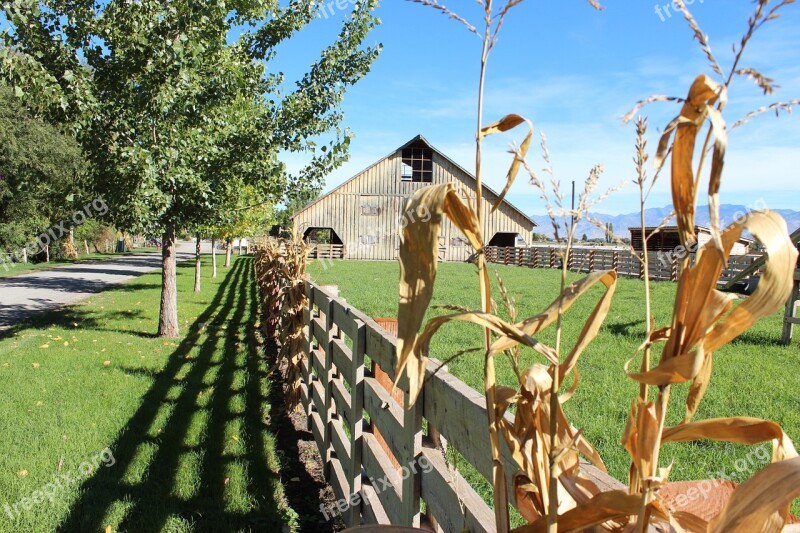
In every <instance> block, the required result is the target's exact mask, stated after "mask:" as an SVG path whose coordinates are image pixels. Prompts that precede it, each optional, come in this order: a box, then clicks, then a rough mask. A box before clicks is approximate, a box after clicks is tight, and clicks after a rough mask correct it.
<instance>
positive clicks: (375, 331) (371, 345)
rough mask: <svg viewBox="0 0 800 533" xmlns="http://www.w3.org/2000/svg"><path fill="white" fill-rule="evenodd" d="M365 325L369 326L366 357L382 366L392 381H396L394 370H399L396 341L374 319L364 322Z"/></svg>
mask: <svg viewBox="0 0 800 533" xmlns="http://www.w3.org/2000/svg"><path fill="white" fill-rule="evenodd" d="M364 323H365V324H366V326H367V349H366V355H367V356H369V358H370V359H372V360H373V361H375V362H376V363H378V364H379V365H381V369H383V371H384V372H386V373H387V374H388V375H389V378H390V379H392V380H394V378H395V374H394V370H395V368H397V348H396V345H395V343H396V342H397V341H396V339H395V338H394V337H393V336H392V335H389V334H388V333H386V331H384V329H383V328H381V327H380V326H378V325H377V324H376V323H375V321H373V320H372V319H370V320H367V321H364Z"/></svg>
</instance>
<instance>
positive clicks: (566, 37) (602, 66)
mask: <svg viewBox="0 0 800 533" xmlns="http://www.w3.org/2000/svg"><path fill="white" fill-rule="evenodd" d="M442 3H445V4H446V5H448V7H450V8H452V9H454V10H455V11H458V12H460V13H461V14H463V15H464V16H466V17H468V18H469V19H470V20H472V21H475V22H477V21H478V20H479V17H480V13H479V11H478V7H479V6H477V3H476V2H474V1H473V0H450V1H449V2H442ZM603 3H604V4H605V7H606V9H605V11H603V12H596V11H595V10H593V9H592V8H591V7H590V6H589V5H588V4H586V3H585V2H584V1H583V0H559V1H558V2H553V1H551V2H544V1H542V0H527V1H525V2H523V4H521V5H520V6H519V7H517V8H516V9H515V10H514V11H512V13H511V15H510V17H509V19H508V20H507V22H506V24H505V26H504V28H503V31H502V33H501V35H500V40H499V42H498V44H497V46H496V47H495V50H494V51H493V54H492V56H491V58H490V62H489V71H488V79H487V92H486V115H485V120H486V121H490V120H494V119H496V118H499V117H501V116H503V115H505V114H507V113H511V112H514V113H519V114H521V115H524V116H527V117H529V118H530V119H531V120H532V121H533V122H534V124H535V127H536V130H537V132H539V131H544V132H545V134H546V135H547V138H548V145H549V149H550V153H551V158H552V162H553V166H554V169H555V172H556V175H557V177H558V178H559V179H561V180H562V181H563V182H565V183H567V184H568V183H569V182H570V181H571V180H573V179H575V180H578V182H579V183H580V182H582V180H583V179H584V178H585V176H586V175H587V174H588V172H589V170H590V169H591V167H592V166H593V165H595V164H598V163H602V164H604V165H605V168H606V173H605V175H604V177H603V179H602V181H601V185H600V188H605V187H610V186H613V185H616V184H619V183H620V182H623V181H625V182H627V183H628V185H627V186H626V187H625V188H624V189H623V190H622V191H621V192H618V193H616V194H615V195H614V196H613V197H612V198H610V199H608V200H606V201H605V202H604V203H603V204H601V205H600V206H599V207H598V209H597V210H598V211H601V212H607V213H626V212H633V211H637V210H638V192H637V190H636V188H635V187H634V186H633V184H632V183H631V180H632V179H633V178H634V174H633V165H632V163H631V158H632V156H633V143H634V129H633V126H632V125H627V126H625V125H623V124H622V123H621V120H620V117H621V116H622V115H623V114H625V112H627V111H628V110H629V109H630V108H631V107H632V106H633V104H634V103H635V102H636V101H637V100H639V99H641V98H644V97H646V96H649V95H650V94H667V95H675V96H685V94H686V92H687V90H688V87H689V85H690V84H691V81H692V80H693V79H694V77H695V76H697V75H698V74H701V73H707V74H712V72H711V71H710V69H709V68H708V67H707V64H706V60H705V56H704V55H703V54H702V53H701V51H700V49H699V47H698V46H697V43H696V42H694V41H693V39H692V32H691V30H690V29H689V28H688V26H687V25H686V23H685V21H684V20H683V17H682V16H678V15H676V14H672V11H671V10H670V11H669V14H667V13H666V12H665V9H664V7H663V6H664V5H665V4H667V1H666V0H660V1H659V2H658V3H656V2H655V1H651V0H616V1H615V0H607V1H605V2H603ZM688 3H689V2H687V4H688ZM659 4H660V5H661V15H659V14H657V13H656V6H657V5H659ZM339 5H345V7H346V9H344V10H339V9H336V7H335V5H334V7H333V11H334V15H333V16H330V17H328V18H320V19H318V20H316V21H314V22H313V23H312V24H311V25H310V26H309V27H308V28H306V29H305V30H304V32H303V34H302V35H300V36H298V37H297V38H295V39H294V40H293V41H292V42H291V43H288V44H286V45H284V46H283V48H282V49H281V50H280V54H279V62H278V63H277V64H276V65H275V66H276V67H277V68H279V69H280V70H282V71H283V72H285V73H286V74H287V77H288V78H289V79H291V78H292V76H299V75H301V74H302V72H304V71H305V69H307V67H308V65H309V64H310V63H311V62H312V61H313V60H314V58H315V57H317V54H318V51H319V50H320V49H321V48H322V47H323V46H324V45H325V43H327V42H329V41H330V39H332V38H333V37H334V36H335V34H336V33H337V32H338V30H339V27H340V22H341V18H342V17H343V16H345V14H346V12H347V11H348V10H350V9H352V4H351V3H349V1H345V0H341V1H340V4H339ZM690 7H691V9H692V11H693V12H694V14H695V17H696V18H697V20H698V22H699V23H700V25H701V27H702V28H703V30H704V31H705V32H706V33H707V34H709V36H710V39H711V46H712V50H714V52H715V55H716V56H717V59H718V61H719V62H720V63H721V65H722V68H723V70H727V69H728V68H729V67H730V63H731V61H732V53H731V45H732V44H733V43H734V42H737V43H738V42H739V39H740V38H741V35H742V34H743V33H744V31H745V29H746V21H747V17H748V15H749V14H750V13H751V12H752V10H753V8H754V4H753V2H752V1H750V0H695V1H694V2H693V4H692V5H691V6H690ZM377 14H378V16H379V17H380V18H381V20H382V24H381V26H379V27H378V28H377V29H376V30H375V31H374V33H373V34H372V35H371V36H370V38H369V42H370V43H378V42H380V43H382V44H383V46H384V48H383V53H382V55H381V57H380V58H379V59H378V61H377V63H376V64H375V66H374V68H373V70H372V72H371V73H370V74H369V75H368V76H367V77H366V78H365V79H364V80H362V81H361V82H360V83H359V84H358V85H357V86H356V87H354V88H352V89H350V91H349V92H348V94H347V96H346V98H345V103H344V111H345V114H346V125H347V126H348V127H350V128H351V129H352V130H353V131H354V132H355V134H356V137H355V139H354V141H353V143H352V145H351V159H350V161H349V162H348V163H347V164H345V165H344V166H343V167H342V168H340V169H339V170H337V171H336V172H335V173H333V174H332V175H331V176H329V178H328V180H327V183H326V187H325V190H330V189H331V188H333V187H334V186H336V185H338V184H340V183H341V182H342V181H344V180H345V179H347V178H349V177H351V176H352V175H354V174H356V173H357V172H359V171H360V170H362V169H363V168H365V167H367V166H368V165H370V164H371V163H373V162H375V161H377V160H378V159H380V158H381V157H383V156H384V155H386V154H388V153H390V152H392V151H393V150H394V149H395V148H397V147H399V146H400V145H402V144H404V143H405V142H406V141H408V140H409V139H410V138H412V137H413V136H414V135H416V134H418V133H421V134H423V135H424V136H425V137H426V138H427V139H428V140H429V141H430V142H431V143H432V144H433V145H434V146H436V147H437V148H438V149H440V150H441V151H443V152H444V153H446V154H447V155H449V156H450V157H452V158H453V159H455V160H456V161H457V162H459V163H460V164H462V165H463V166H464V167H465V168H467V169H470V170H473V169H474V141H473V139H474V128H475V101H476V92H477V75H478V67H479V54H480V41H479V40H478V38H477V37H476V36H475V35H473V34H470V33H468V32H467V31H466V29H465V28H463V27H462V26H461V25H459V24H458V23H456V22H454V21H452V20H449V19H447V18H446V17H444V16H442V15H440V14H438V13H437V12H434V11H433V10H431V9H430V8H426V7H423V6H421V5H419V4H414V3H411V2H408V1H402V0H383V5H382V6H381V7H380V8H379V10H378V13H377ZM798 23H800V6H798V5H794V6H789V7H788V8H787V9H786V10H785V11H784V15H783V18H782V19H780V20H777V21H774V22H771V23H769V24H768V25H766V26H765V27H764V28H763V29H762V30H761V32H760V33H759V34H756V37H755V39H754V41H753V42H752V43H751V45H750V47H749V48H748V52H747V53H746V56H745V59H744V61H743V63H742V66H752V67H755V68H757V69H759V70H760V71H761V72H763V73H764V74H766V75H767V76H769V77H772V78H775V79H776V81H777V83H778V84H780V85H781V88H780V89H778V90H777V91H776V93H775V94H773V95H769V96H763V95H762V94H761V91H760V90H758V89H757V87H755V84H753V83H752V82H750V81H748V80H746V79H744V78H741V79H740V80H738V81H737V82H736V83H735V84H734V86H733V87H732V91H731V94H730V100H731V102H730V104H729V105H728V107H727V109H726V113H725V117H726V119H727V121H728V123H729V124H732V123H733V122H735V121H736V120H737V119H738V118H740V117H741V116H742V115H743V114H745V113H746V112H747V111H749V110H751V109H755V108H757V107H759V106H762V105H767V104H769V103H772V102H774V101H779V100H789V99H792V98H800V59H799V58H798V55H797V50H800V32H799V31H797V28H798V27H800V24H798ZM678 110H679V107H678V106H677V105H675V104H654V105H651V106H649V107H648V108H646V109H645V110H644V113H645V114H647V115H649V120H650V133H651V135H650V146H651V147H654V146H655V145H656V143H657V141H658V130H660V129H661V128H663V127H664V125H666V124H667V123H668V122H669V120H670V119H671V118H673V117H674V116H675V115H676V114H677V112H678ZM522 135H523V134H522V133H521V132H520V133H516V134H514V135H512V136H507V137H503V138H497V139H495V140H490V142H488V143H487V148H486V150H487V155H486V156H485V165H484V175H485V176H486V179H487V183H488V184H489V185H490V186H491V187H493V188H495V189H500V188H502V184H503V178H504V176H505V172H506V170H507V166H508V154H507V153H506V150H507V145H508V142H510V141H512V140H517V141H518V142H519V141H521V140H522ZM529 160H530V161H531V164H532V165H533V166H534V168H537V169H538V168H541V167H542V165H543V162H542V159H541V155H540V152H539V150H533V149H532V150H531V154H530V156H529ZM287 162H288V164H289V165H290V168H291V167H293V168H297V167H299V164H300V162H299V161H294V160H292V159H291V158H290V159H288V160H287ZM798 169H800V123H799V122H798V115H783V116H782V117H781V118H780V119H776V118H775V117H774V115H765V116H762V117H761V118H759V119H756V120H755V121H754V122H752V123H750V124H749V125H747V126H745V127H743V128H742V129H739V130H736V131H735V132H733V133H732V134H731V137H730V141H729V155H728V158H727V166H726V169H725V173H724V176H723V187H722V201H723V202H724V203H733V204H742V205H750V204H753V203H754V202H756V201H757V200H759V199H760V200H762V201H763V202H764V203H766V204H767V205H768V206H770V207H772V208H775V209H796V210H800V183H799V181H800V180H798V177H800V176H798V174H800V172H799V171H798ZM667 182H668V180H666V179H664V180H662V182H661V184H660V186H658V187H657V189H656V191H655V192H654V194H653V195H652V196H651V199H650V202H649V206H650V207H663V206H665V205H667V204H669V203H670V196H669V190H668V183H667ZM565 188H568V186H567V187H565ZM509 199H510V200H511V201H512V202H513V203H514V204H516V205H517V206H519V207H520V208H522V209H523V210H524V211H526V212H528V213H530V214H542V213H543V212H544V210H543V207H542V205H541V201H540V200H539V198H538V195H537V194H536V192H535V191H534V190H533V188H532V187H531V186H530V185H528V183H527V180H526V179H524V178H523V177H521V178H520V179H519V180H518V183H516V184H515V185H514V187H513V188H512V190H511V192H510V194H509ZM700 203H705V201H704V199H703V198H701V199H700Z"/></svg>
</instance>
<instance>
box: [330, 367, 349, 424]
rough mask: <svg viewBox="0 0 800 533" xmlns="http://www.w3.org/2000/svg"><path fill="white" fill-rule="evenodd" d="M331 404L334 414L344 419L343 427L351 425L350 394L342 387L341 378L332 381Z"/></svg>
mask: <svg viewBox="0 0 800 533" xmlns="http://www.w3.org/2000/svg"><path fill="white" fill-rule="evenodd" d="M332 390H333V404H334V406H335V411H336V414H338V415H339V416H341V417H342V418H343V419H344V421H345V422H344V423H345V425H347V426H348V427H349V426H351V425H352V422H353V418H352V412H351V411H352V408H351V406H350V393H349V392H347V389H346V388H345V387H344V383H343V382H342V379H341V378H334V380H333V389H332Z"/></svg>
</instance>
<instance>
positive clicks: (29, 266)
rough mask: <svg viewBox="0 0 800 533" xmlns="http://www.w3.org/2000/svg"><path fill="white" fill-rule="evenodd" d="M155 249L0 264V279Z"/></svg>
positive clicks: (153, 249)
mask: <svg viewBox="0 0 800 533" xmlns="http://www.w3.org/2000/svg"><path fill="white" fill-rule="evenodd" d="M155 251H156V249H155V248H137V249H136V250H134V251H133V252H126V253H125V254H106V253H96V252H92V253H90V254H89V255H82V256H80V257H78V258H77V259H55V260H53V261H50V262H49V263H0V278H4V277H7V276H18V275H20V274H25V273H27V272H35V271H39V270H50V269H51V268H57V267H62V266H67V265H76V264H79V263H86V262H88V261H103V260H104V259H113V258H115V257H119V256H121V255H127V254H132V253H137V254H139V253H151V252H155Z"/></svg>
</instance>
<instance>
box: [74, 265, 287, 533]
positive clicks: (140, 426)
mask: <svg viewBox="0 0 800 533" xmlns="http://www.w3.org/2000/svg"><path fill="white" fill-rule="evenodd" d="M254 285H255V284H254V279H253V261H252V259H240V260H238V261H237V262H236V264H235V266H234V268H233V269H232V270H231V272H229V273H228V276H227V278H226V279H225V280H224V282H223V283H222V284H221V285H220V288H219V290H218V291H217V294H216V295H215V297H214V299H213V301H212V302H211V304H210V305H209V306H208V307H207V308H206V310H205V311H204V312H203V313H202V314H201V315H200V316H199V317H198V318H197V321H196V323H195V326H196V325H197V324H199V323H208V322H209V321H210V319H211V318H212V317H213V318H214V322H215V323H224V324H227V327H226V329H221V328H220V329H216V330H212V329H210V330H208V331H207V332H206V333H204V334H198V333H197V332H192V333H190V334H189V335H188V336H187V337H186V338H185V339H183V340H182V341H181V342H180V344H179V345H178V347H177V348H176V349H175V351H174V353H173V354H172V355H171V356H170V358H169V360H168V362H167V363H166V366H165V367H164V368H163V369H162V370H161V371H160V372H157V373H155V374H153V375H152V380H153V383H152V386H151V387H150V389H149V390H148V391H147V392H146V393H145V395H144V396H143V398H142V402H141V405H140V407H139V409H138V410H137V411H136V412H135V413H134V415H133V416H132V417H131V419H130V420H129V421H128V423H127V424H126V426H125V427H124V428H123V429H122V431H121V432H120V434H119V436H118V437H117V439H116V441H115V442H114V443H112V444H111V445H109V448H110V449H111V451H112V452H113V454H114V458H115V459H116V461H117V462H116V464H115V465H114V466H113V467H111V468H102V469H100V470H99V471H98V472H97V473H96V474H95V475H94V476H93V477H92V478H90V479H88V480H86V481H85V482H84V483H83V485H82V486H81V489H80V497H79V499H78V500H77V501H76V502H75V503H74V504H73V506H72V508H71V510H70V514H69V516H68V517H67V518H66V519H65V520H64V521H63V522H62V525H61V527H60V528H59V531H64V532H73V531H101V530H103V529H104V528H105V527H106V525H108V524H111V525H112V528H113V529H114V530H120V531H136V532H149V531H164V530H189V529H191V530H195V531H281V530H285V529H287V528H286V524H287V517H286V516H285V515H286V512H285V511H284V510H283V509H282V508H281V506H280V505H279V504H278V502H277V499H278V497H279V495H280V494H281V493H282V489H281V487H280V482H279V479H278V474H277V473H276V472H275V471H273V470H272V468H273V467H275V466H276V465H277V463H276V458H275V457H274V454H273V449H274V442H272V440H271V436H270V435H269V433H268V432H267V431H266V422H265V409H268V408H269V406H268V405H267V398H268V392H269V391H268V384H267V382H266V381H265V380H264V370H265V369H264V364H265V362H264V360H263V357H262V356H261V355H260V353H259V352H260V350H259V349H258V346H257V344H256V339H255V337H254V335H253V327H252V322H253V321H254V320H255V319H256V317H257V299H256V298H255V295H254V292H253V291H254ZM193 329H194V328H193Z"/></svg>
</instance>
